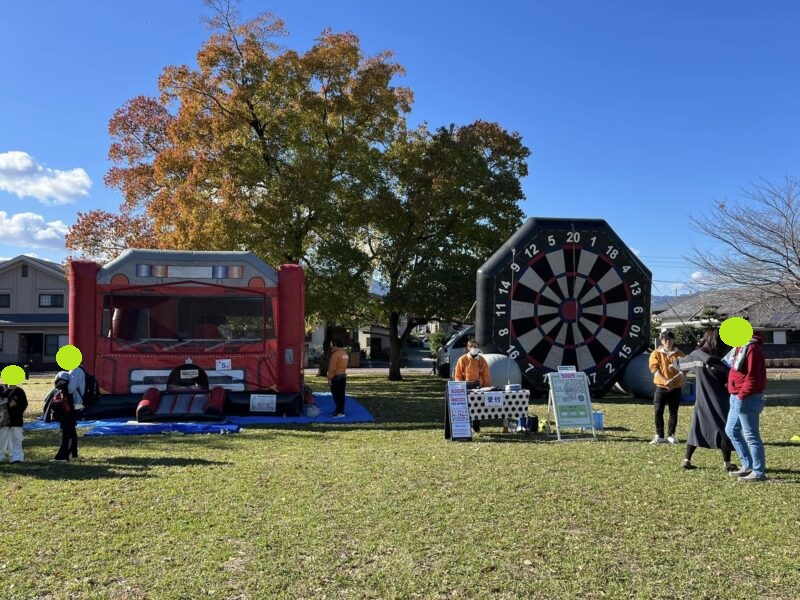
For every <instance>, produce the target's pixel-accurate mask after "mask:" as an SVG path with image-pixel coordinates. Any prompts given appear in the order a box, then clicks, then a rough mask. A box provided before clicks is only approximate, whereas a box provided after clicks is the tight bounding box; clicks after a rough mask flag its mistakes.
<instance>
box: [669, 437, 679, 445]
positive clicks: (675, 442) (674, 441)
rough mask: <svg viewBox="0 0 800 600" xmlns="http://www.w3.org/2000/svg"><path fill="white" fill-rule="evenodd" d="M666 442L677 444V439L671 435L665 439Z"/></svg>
mask: <svg viewBox="0 0 800 600" xmlns="http://www.w3.org/2000/svg"><path fill="white" fill-rule="evenodd" d="M667 441H668V442H669V443H670V444H677V443H678V438H676V437H675V436H674V435H671V436H669V437H667Z"/></svg>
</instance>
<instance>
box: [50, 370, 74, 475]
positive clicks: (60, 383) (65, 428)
mask: <svg viewBox="0 0 800 600" xmlns="http://www.w3.org/2000/svg"><path fill="white" fill-rule="evenodd" d="M53 383H54V385H55V387H56V389H55V390H54V392H61V393H62V394H64V396H65V398H66V401H67V404H69V408H70V410H69V411H67V412H66V414H64V415H63V417H62V418H61V420H60V423H61V446H60V447H59V449H58V452H57V453H56V455H55V457H54V458H51V459H50V462H67V461H69V459H70V457H72V458H73V459H74V458H78V429H77V426H78V421H77V417H76V415H75V401H74V399H73V397H72V394H70V393H69V383H70V375H69V373H67V372H66V371H60V372H59V373H58V374H57V375H56V380H55V381H54V382H53ZM51 393H52V392H51Z"/></svg>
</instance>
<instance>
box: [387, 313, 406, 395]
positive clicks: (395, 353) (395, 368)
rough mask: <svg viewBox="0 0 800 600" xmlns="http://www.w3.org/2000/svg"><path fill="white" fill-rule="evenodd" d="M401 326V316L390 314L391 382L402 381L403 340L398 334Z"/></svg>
mask: <svg viewBox="0 0 800 600" xmlns="http://www.w3.org/2000/svg"><path fill="white" fill-rule="evenodd" d="M399 326H400V314H399V313H396V312H391V313H389V381H402V380H403V376H402V375H401V374H400V354H401V351H402V348H403V346H402V339H401V337H400V335H399V334H398V332H397V328H398V327H399Z"/></svg>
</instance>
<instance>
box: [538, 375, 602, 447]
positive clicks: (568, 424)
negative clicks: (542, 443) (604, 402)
mask: <svg viewBox="0 0 800 600" xmlns="http://www.w3.org/2000/svg"><path fill="white" fill-rule="evenodd" d="M547 381H548V383H549V384H550V397H549V403H548V409H549V408H552V410H553V413H554V415H555V420H556V433H557V434H558V435H559V439H560V437H561V434H560V430H561V429H564V428H576V429H577V428H583V427H586V428H591V429H592V432H593V433H594V417H593V416H592V399H591V396H589V382H588V379H587V378H586V373H583V372H570V371H560V372H558V373H548V374H547ZM548 412H549V411H548Z"/></svg>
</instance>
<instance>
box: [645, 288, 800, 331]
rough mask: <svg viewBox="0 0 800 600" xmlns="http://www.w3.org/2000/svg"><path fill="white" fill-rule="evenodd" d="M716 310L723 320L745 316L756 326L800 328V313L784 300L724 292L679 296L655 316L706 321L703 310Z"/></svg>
mask: <svg viewBox="0 0 800 600" xmlns="http://www.w3.org/2000/svg"><path fill="white" fill-rule="evenodd" d="M711 306H713V307H715V308H716V309H717V314H718V315H719V317H720V318H722V319H726V318H728V317H733V316H739V317H744V318H746V319H747V320H748V321H750V323H751V324H752V325H753V326H754V327H776V328H779V327H789V328H800V310H798V309H797V308H795V307H794V306H792V305H791V304H790V303H789V302H788V300H785V299H783V298H767V299H764V300H760V301H758V302H754V301H752V300H749V301H748V300H743V299H741V298H737V297H736V296H735V294H729V293H727V292H724V291H719V292H699V293H696V294H690V295H687V296H678V297H677V298H675V300H672V301H670V302H669V303H667V304H666V308H665V310H663V312H660V313H656V311H655V310H654V311H653V312H654V314H657V316H658V317H660V318H662V319H670V318H671V319H681V320H682V321H687V322H688V321H692V320H696V319H701V318H703V309H705V308H706V307H711Z"/></svg>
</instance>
